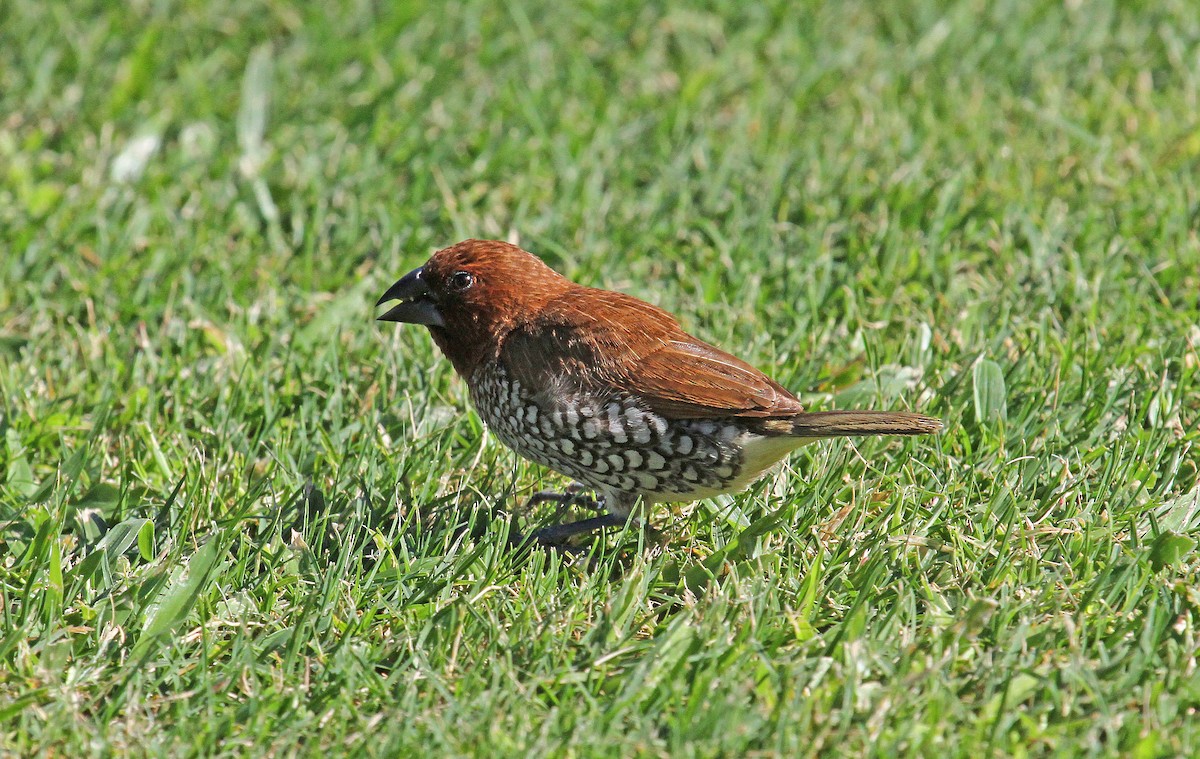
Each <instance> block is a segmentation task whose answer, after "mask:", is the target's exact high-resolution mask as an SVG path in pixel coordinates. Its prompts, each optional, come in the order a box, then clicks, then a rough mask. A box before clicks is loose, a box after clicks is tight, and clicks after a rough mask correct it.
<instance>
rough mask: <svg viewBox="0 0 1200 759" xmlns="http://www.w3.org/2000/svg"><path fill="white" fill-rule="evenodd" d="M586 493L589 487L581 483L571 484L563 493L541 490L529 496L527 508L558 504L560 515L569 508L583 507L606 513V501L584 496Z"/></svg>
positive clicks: (526, 503)
mask: <svg viewBox="0 0 1200 759" xmlns="http://www.w3.org/2000/svg"><path fill="white" fill-rule="evenodd" d="M585 492H587V486H586V485H583V484H582V483H579V482H573V483H571V484H570V485H569V486H567V488H566V489H565V490H563V491H562V492H559V491H557V490H539V491H538V492H536V493H534V494H533V495H531V496H529V500H528V501H526V502H525V508H526V509H530V508H533V507H534V506H537V505H538V504H542V503H557V504H558V505H559V513H561V512H562V511H563V510H564V509H566V508H567V507H568V506H582V507H583V508H585V509H587V510H589V511H604V508H605V506H604V499H603V498H591V497H589V496H586V495H584V493H585Z"/></svg>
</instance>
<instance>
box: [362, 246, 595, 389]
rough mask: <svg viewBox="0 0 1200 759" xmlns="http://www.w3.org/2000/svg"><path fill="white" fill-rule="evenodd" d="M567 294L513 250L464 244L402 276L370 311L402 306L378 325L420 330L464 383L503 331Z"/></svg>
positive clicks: (536, 263)
mask: <svg viewBox="0 0 1200 759" xmlns="http://www.w3.org/2000/svg"><path fill="white" fill-rule="evenodd" d="M573 287H576V285H574V284H572V283H571V282H570V281H568V280H567V279H565V278H563V277H562V276H560V275H559V274H558V273H557V272H555V271H554V270H553V269H551V268H550V267H549V266H547V265H546V264H544V263H542V261H541V260H540V259H539V258H537V257H536V256H533V255H531V254H529V253H526V252H525V251H523V250H521V249H520V248H518V247H516V246H515V245H510V244H508V243H505V242H499V241H496V240H465V241H463V242H460V243H458V244H457V245H453V246H451V247H449V248H445V249H443V250H439V251H438V252H437V253H434V254H433V256H431V257H430V259H429V260H428V261H426V262H425V265H424V266H421V267H420V268H418V269H414V270H413V271H410V272H409V273H408V274H405V275H404V276H403V277H402V278H400V279H399V280H398V281H397V282H396V283H395V284H393V285H392V286H391V287H389V288H388V290H387V292H385V293H384V294H383V297H381V298H380V299H379V302H378V303H377V304H376V305H382V304H384V303H387V302H389V301H396V300H398V301H400V302H399V303H398V304H396V305H395V306H393V307H392V308H391V309H389V310H388V311H386V312H385V313H384V314H383V315H381V316H380V317H379V319H380V320H382V321H392V322H408V323H410V324H423V325H425V326H426V327H428V328H429V332H430V334H432V335H433V339H434V342H436V343H437V345H438V347H439V348H441V350H442V352H443V353H444V354H446V357H447V358H449V359H450V361H451V363H453V364H454V368H455V369H456V370H457V371H458V372H459V374H461V375H463V376H464V377H467V378H469V377H470V375H471V372H472V371H473V370H474V368H475V367H476V366H477V365H478V363H479V362H480V361H482V360H485V359H487V358H488V357H489V356H488V353H489V351H490V350H494V348H495V346H498V345H499V344H500V342H501V341H502V340H503V338H504V336H505V335H506V334H508V332H509V331H511V330H512V329H513V328H514V327H517V326H519V325H520V324H521V323H522V322H523V321H524V320H527V319H530V318H532V317H533V316H535V315H536V314H537V313H538V312H539V311H541V309H542V308H543V307H544V306H545V305H546V304H547V303H549V302H550V301H551V300H553V299H554V298H557V297H559V296H560V295H562V294H563V293H565V292H567V291H568V290H570V289H571V288H573Z"/></svg>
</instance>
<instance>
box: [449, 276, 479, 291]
mask: <svg viewBox="0 0 1200 759" xmlns="http://www.w3.org/2000/svg"><path fill="white" fill-rule="evenodd" d="M473 284H475V277H474V275H472V274H471V272H469V271H456V272H454V275H453V276H452V277H450V286H451V287H453V288H454V289H455V290H466V289H467V288H468V287H470V286H471V285H473Z"/></svg>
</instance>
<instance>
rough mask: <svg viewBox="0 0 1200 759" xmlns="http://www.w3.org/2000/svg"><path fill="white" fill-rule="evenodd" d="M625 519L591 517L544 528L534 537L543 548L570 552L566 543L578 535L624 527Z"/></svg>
mask: <svg viewBox="0 0 1200 759" xmlns="http://www.w3.org/2000/svg"><path fill="white" fill-rule="evenodd" d="M624 526H625V517H622V516H618V515H616V514H601V515H600V516H598V517H590V518H588V519H580V520H579V521H578V522H567V523H566V524H554V525H550V526H549V527H543V528H542V529H540V530H538V531H537V532H535V533H533V537H534V538H535V539H536V540H537V542H538V543H539V544H541V545H543V546H549V547H552V548H559V549H564V550H569V549H568V547H567V546H566V543H565V541H567V540H568V539H570V538H573V537H575V536H576V535H582V534H584V533H587V532H595V531H596V530H602V529H604V528H605V527H624Z"/></svg>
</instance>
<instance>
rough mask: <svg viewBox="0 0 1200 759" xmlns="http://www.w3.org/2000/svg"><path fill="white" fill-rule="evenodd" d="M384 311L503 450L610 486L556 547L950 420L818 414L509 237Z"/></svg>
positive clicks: (388, 296) (418, 275) (668, 319)
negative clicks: (811, 456) (446, 367)
mask: <svg viewBox="0 0 1200 759" xmlns="http://www.w3.org/2000/svg"><path fill="white" fill-rule="evenodd" d="M393 300H399V301H400V303H399V304H398V305H396V306H394V307H393V308H391V309H390V310H389V311H387V312H386V313H385V314H383V315H382V316H380V317H379V318H380V319H382V320H386V321H398V322H410V323H415V324H423V325H425V326H427V327H428V328H429V332H430V334H431V335H432V336H433V340H434V342H435V343H436V344H437V346H438V347H439V348H440V349H441V351H442V353H444V354H445V355H446V357H447V358H449V359H450V362H451V363H452V364H453V365H454V368H455V370H456V371H457V372H458V374H459V375H460V376H462V377H463V379H465V380H466V381H467V385H468V387H469V389H470V393H471V399H472V402H473V403H474V404H475V406H476V408H477V409H478V410H479V413H480V415H481V416H482V417H483V419H484V421H485V422H486V423H487V424H488V425H489V427H490V428H491V429H492V430H493V431H494V432H495V434H496V435H497V437H499V438H500V440H501V441H502V442H504V443H505V444H506V445H508V446H509V447H510V448H512V449H514V450H515V451H516V452H517V453H519V454H521V455H522V456H524V457H526V458H528V459H530V460H532V461H535V462H537V463H539V464H542V465H544V466H548V467H550V468H552V469H555V470H557V471H559V472H562V473H564V474H567V475H569V476H571V477H574V478H575V479H576V480H578V481H579V482H580V483H582V484H583V485H584V486H586V487H588V488H591V489H593V490H595V491H596V492H597V493H598V494H599V495H600V496H601V499H602V503H603V504H604V506H605V508H606V509H607V513H606V514H604V515H602V516H600V517H596V518H594V519H586V520H583V521H581V522H575V523H571V524H566V525H558V526H556V527H551V528H547V529H545V530H543V531H542V533H541V534H540V537H541V538H542V540H543V541H544V542H556V541H560V540H562V539H564V538H566V537H568V536H570V535H572V534H575V533H578V532H583V531H588V530H592V529H595V528H597V527H603V526H607V525H613V524H623V523H624V522H625V520H626V519H627V518H628V515H629V513H630V511H631V510H632V509H633V507H634V505H635V504H636V503H637V501H638V498H639V497H640V498H641V499H642V502H643V503H644V504H647V505H648V504H652V503H655V502H669V501H681V500H694V499H696V498H701V497H708V496H712V495H716V494H719V493H725V492H733V491H736V490H740V489H742V488H744V487H746V486H747V485H748V484H750V483H751V482H753V481H754V480H755V479H757V478H758V477H759V476H760V475H762V474H763V473H764V472H765V471H767V470H768V469H769V468H770V467H771V466H772V465H774V464H775V463H776V462H778V461H779V460H780V459H782V458H783V457H784V456H786V455H787V454H788V453H789V452H790V451H792V450H794V449H796V448H798V447H800V446H801V445H804V444H806V443H809V442H812V441H814V440H817V439H820V438H826V437H834V436H842V435H918V434H925V433H931V432H936V431H937V430H939V429H941V426H942V425H941V422H939V421H938V420H937V419H933V418H931V417H927V416H922V415H920V414H911V413H904V412H879V411H825V412H817V413H807V412H805V411H804V409H803V407H802V406H801V405H800V401H799V400H798V399H797V398H796V396H794V395H793V394H792V393H790V392H789V391H788V390H787V389H786V388H784V387H783V386H782V385H780V384H779V383H777V382H775V381H774V380H772V379H770V378H769V377H767V376H766V375H764V374H763V373H762V372H760V371H758V370H757V369H755V368H754V367H752V366H750V365H749V364H747V363H746V362H744V361H742V360H740V359H738V358H736V357H734V356H731V355H730V354H728V353H726V352H724V351H722V350H719V349H718V348H714V347H713V346H711V345H709V344H708V343H705V342H704V341H702V340H699V339H697V338H695V337H693V336H691V335H689V334H687V333H686V332H684V331H683V329H682V328H681V327H680V326H679V323H678V322H677V321H676V320H675V318H674V317H673V316H671V315H670V314H669V313H667V312H666V311H663V310H662V309H660V308H656V307H655V306H652V305H650V304H649V303H645V302H643V301H640V300H638V299H637V298H633V297H630V296H628V295H623V294H621V293H615V292H610V291H608V290H599V289H596V288H591V287H584V286H582V285H578V284H575V283H573V282H571V281H569V280H567V279H565V278H564V277H562V276H560V275H559V274H557V273H556V272H555V271H554V270H552V269H551V268H550V267H548V266H546V265H545V264H544V263H542V261H541V260H539V259H538V258H536V257H535V256H533V255H531V254H529V253H526V252H525V251H523V250H521V249H520V248H518V247H516V246H514V245H509V244H507V243H503V242H496V241H487V240H467V241H465V242H461V243H459V244H458V245H455V246H453V247H450V248H446V249H444V250H441V251H438V252H437V253H435V254H434V255H433V257H432V258H430V259H429V261H428V262H426V263H425V265H424V266H422V267H421V268H419V269H416V270H415V271H413V272H410V273H409V274H408V275H406V276H405V277H404V278H402V279H401V280H399V281H398V282H396V283H395V284H394V285H392V287H391V288H389V289H388V291H387V292H386V293H384V295H383V297H382V298H380V300H379V302H380V303H381V304H382V303H385V302H388V301H393Z"/></svg>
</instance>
